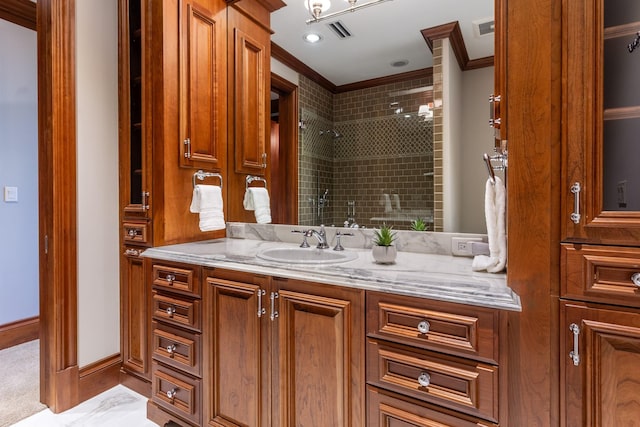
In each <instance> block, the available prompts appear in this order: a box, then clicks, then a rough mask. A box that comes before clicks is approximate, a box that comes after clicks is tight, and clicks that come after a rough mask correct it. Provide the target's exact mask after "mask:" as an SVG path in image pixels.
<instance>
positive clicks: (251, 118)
mask: <svg viewBox="0 0 640 427" xmlns="http://www.w3.org/2000/svg"><path fill="white" fill-rule="evenodd" d="M264 35H266V33H265V32H264V31H261V33H256V36H257V37H254V36H253V33H252V34H250V33H249V32H246V31H243V29H241V28H235V29H234V32H233V49H234V53H235V56H234V67H235V73H234V78H235V84H234V99H235V103H234V113H235V117H234V131H235V132H234V133H235V135H234V136H235V171H236V172H237V173H248V174H256V175H264V173H265V168H266V166H267V163H266V162H267V150H266V147H267V138H269V137H270V131H269V123H270V121H269V118H268V117H267V112H268V108H269V107H268V104H267V101H268V99H269V98H268V96H269V85H268V84H269V81H270V78H271V77H270V74H269V69H270V66H269V56H270V49H269V46H268V39H266V40H264V37H261V36H264Z"/></svg>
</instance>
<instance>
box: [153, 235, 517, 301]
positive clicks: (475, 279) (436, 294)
mask: <svg viewBox="0 0 640 427" xmlns="http://www.w3.org/2000/svg"><path fill="white" fill-rule="evenodd" d="M274 247H278V248H282V247H291V248H297V247H298V245H297V244H292V243H284V242H268V241H260V240H251V239H233V238H224V239H216V240H208V241H202V242H194V243H183V244H178V245H169V246H161V247H156V248H150V249H147V250H146V251H144V253H143V256H144V257H149V258H154V259H158V260H165V261H176V262H182V263H188V264H196V265H201V266H205V267H218V268H225V269H229V270H237V271H244V272H250V273H256V274H264V275H270V276H278V277H286V278H290V279H300V280H307V281H313V282H319V283H326V284H332V285H339V286H347V287H353V288H359V289H365V290H373V291H380V292H390V293H396V294H402V295H409V296H416V297H423V298H430V299H435V300H442V301H449V302H455V303H463V304H471V305H478V306H482V307H490V308H497V309H503V310H515V311H520V310H521V305H520V298H519V297H518V295H517V294H515V293H514V292H513V291H512V290H511V289H510V288H509V287H508V286H507V285H506V275H505V274H492V273H482V272H474V271H472V270H471V258H462V257H454V256H448V255H436V254H424V253H414V252H398V257H397V259H396V263H395V264H391V265H380V264H376V263H375V262H374V261H373V257H372V255H371V250H367V249H346V251H349V252H354V253H356V254H357V255H358V256H357V258H356V259H355V260H353V261H348V262H343V263H338V264H328V265H327V264H325V265H314V264H289V263H282V262H277V261H276V262H274V261H268V260H264V259H262V258H259V257H257V256H256V255H257V254H258V253H259V252H260V251H264V250H266V249H269V248H274ZM309 250H314V248H313V247H312V248H310V249H309ZM325 250H329V251H330V250H332V249H325Z"/></svg>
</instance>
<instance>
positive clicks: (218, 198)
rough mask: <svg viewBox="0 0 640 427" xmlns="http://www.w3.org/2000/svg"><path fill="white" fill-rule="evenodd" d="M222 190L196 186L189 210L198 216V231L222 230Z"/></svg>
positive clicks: (212, 186)
mask: <svg viewBox="0 0 640 427" xmlns="http://www.w3.org/2000/svg"><path fill="white" fill-rule="evenodd" d="M222 207H223V204H222V189H221V188H220V187H219V186H217V185H196V186H195V187H194V188H193V197H192V199H191V206H190V207H189V210H190V211H191V212H192V213H199V214H200V224H199V225H200V230H201V231H213V230H224V228H225V227H226V224H225V222H224V212H223V210H222Z"/></svg>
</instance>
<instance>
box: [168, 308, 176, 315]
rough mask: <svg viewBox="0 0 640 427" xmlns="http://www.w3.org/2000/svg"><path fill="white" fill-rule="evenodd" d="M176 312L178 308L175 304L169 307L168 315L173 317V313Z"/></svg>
mask: <svg viewBox="0 0 640 427" xmlns="http://www.w3.org/2000/svg"><path fill="white" fill-rule="evenodd" d="M175 312H176V308H175V307H174V306H169V307H167V315H168V316H169V317H173V314H174V313H175Z"/></svg>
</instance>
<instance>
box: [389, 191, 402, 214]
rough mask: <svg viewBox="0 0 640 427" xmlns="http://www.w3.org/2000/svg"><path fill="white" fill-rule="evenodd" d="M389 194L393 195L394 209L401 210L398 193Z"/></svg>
mask: <svg viewBox="0 0 640 427" xmlns="http://www.w3.org/2000/svg"><path fill="white" fill-rule="evenodd" d="M391 196H392V197H393V204H394V205H395V207H396V210H398V211H401V210H402V208H401V207H400V195H398V194H392V195H391Z"/></svg>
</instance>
